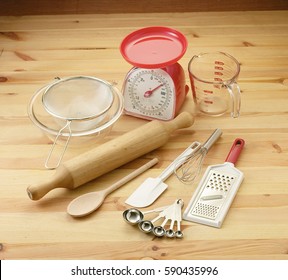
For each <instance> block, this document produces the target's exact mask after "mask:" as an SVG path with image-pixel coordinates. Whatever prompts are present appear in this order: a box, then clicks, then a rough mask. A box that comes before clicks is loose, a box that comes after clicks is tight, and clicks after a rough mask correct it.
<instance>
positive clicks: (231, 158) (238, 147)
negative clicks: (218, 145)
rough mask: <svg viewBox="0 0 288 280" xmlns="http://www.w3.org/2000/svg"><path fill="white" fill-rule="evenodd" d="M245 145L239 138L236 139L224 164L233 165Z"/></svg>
mask: <svg viewBox="0 0 288 280" xmlns="http://www.w3.org/2000/svg"><path fill="white" fill-rule="evenodd" d="M244 145H245V141H244V140H243V139H241V138H236V139H235V140H234V142H233V145H232V147H231V149H230V152H229V154H228V156H227V158H226V160H225V162H231V163H233V164H235V163H236V162H237V160H238V157H239V155H240V153H241V151H242V149H243V147H244Z"/></svg>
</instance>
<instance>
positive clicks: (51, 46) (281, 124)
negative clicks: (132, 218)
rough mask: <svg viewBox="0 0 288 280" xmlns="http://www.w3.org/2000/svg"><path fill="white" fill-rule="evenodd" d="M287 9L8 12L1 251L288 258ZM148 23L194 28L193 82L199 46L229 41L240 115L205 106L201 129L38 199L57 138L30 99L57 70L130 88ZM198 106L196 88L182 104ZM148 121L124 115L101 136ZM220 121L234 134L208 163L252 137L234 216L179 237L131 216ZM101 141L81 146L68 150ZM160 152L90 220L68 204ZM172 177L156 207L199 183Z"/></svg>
mask: <svg viewBox="0 0 288 280" xmlns="http://www.w3.org/2000/svg"><path fill="white" fill-rule="evenodd" d="M6 2H7V3H8V2H9V1H6ZM14 2H15V1H11V3H14ZM72 2H73V1H72ZM95 2H96V1H95ZM120 2H121V1H119V3H120ZM204 2H205V1H204ZM204 2H203V3H204ZM250 2H251V3H252V2H253V1H250ZM270 2H271V3H272V2H273V1H270ZM276 2H277V1H276ZM1 3H2V2H1ZM217 3H218V2H217ZM0 10H1V9H0ZM287 19H288V12H287V11H262V12H260V11H258V12H253V11H246V12H243V11H239V12H236V11H234V12H223V11H222V12H209V13H206V12H199V13H193V12H191V13H159V14H158V13H145V14H136V13H131V14H108V15H107V14H105V15H104V14H94V15H91V14H90V15H84V14H82V15H63V16H57V15H54V16H48V15H43V16H22V17H10V16H2V17H0V128H1V133H0V155H1V156H0V178H1V180H0V200H1V203H0V225H1V226H0V258H1V259H285V260H287V259H288V254H287V252H288V188H287V185H288V173H287V170H288V169H287V167H288V141H287V135H288V113H287V112H288V110H287V108H288V107H287V104H288V20H287ZM147 24H149V25H167V26H171V27H173V28H176V29H178V30H179V31H181V32H183V33H184V34H185V36H186V37H187V39H188V42H189V45H188V50H187V52H186V54H185V55H184V57H183V58H182V59H181V60H180V61H179V62H180V64H181V65H182V66H183V68H184V70H185V72H186V75H187V84H189V78H188V74H187V64H188V62H189V60H190V58H191V57H192V56H193V55H194V54H197V53H199V52H207V51H208V52H209V51H216V50H221V51H225V52H228V53H230V54H231V55H233V56H235V57H236V58H237V59H238V60H239V62H240V64H241V73H240V76H239V85H240V87H241V91H242V108H241V116H240V118H239V119H232V118H230V117H229V115H228V114H227V115H224V116H221V117H218V118H210V117H206V116H202V115H197V116H196V119H195V123H194V125H193V126H192V127H191V128H186V129H182V130H178V131H176V132H175V133H173V135H172V137H171V138H170V140H169V142H168V143H167V144H165V145H163V146H162V147H160V148H159V149H157V150H154V151H152V152H149V153H148V154H146V155H144V156H141V157H140V158H138V159H135V160H133V161H132V162H129V163H127V164H125V165H124V166H122V167H120V168H118V169H116V170H113V171H111V172H110V173H108V174H105V175H103V176H101V177H99V178H98V179H96V180H93V181H91V182H89V183H86V184H85V185H83V186H82V187H80V188H77V189H75V190H67V189H56V190H53V191H51V192H50V193H49V194H47V196H45V198H43V200H39V201H37V202H35V201H31V200H30V199H29V198H28V196H27V194H26V188H27V186H29V185H30V184H33V183H35V182H37V181H42V180H46V179H48V178H50V177H51V175H52V174H53V171H50V170H45V169H44V160H45V159H46V156H47V153H48V151H49V149H50V146H51V143H52V141H51V139H49V138H47V136H46V135H44V134H43V133H42V132H41V131H39V130H38V129H37V128H36V127H35V126H34V125H33V124H32V123H31V121H30V120H29V118H28V115H27V104H28V102H29V100H30V98H31V97H32V95H33V94H34V92H35V91H36V90H38V89H39V88H40V87H42V86H43V85H45V84H47V83H49V82H50V81H51V80H53V79H54V77H56V76H60V77H66V76H73V75H92V76H96V77H98V78H101V79H106V80H107V81H110V82H113V83H115V84H116V85H117V87H118V88H119V89H120V88H121V87H122V84H123V80H124V78H125V74H126V73H127V71H128V70H129V69H130V68H131V66H130V65H129V64H128V63H127V62H125V61H124V60H123V58H122V56H121V54H120V52H119V49H118V48H119V44H120V42H121V40H122V39H123V37H124V36H125V35H126V34H128V33H129V32H131V31H133V30H135V29H137V28H141V27H145V26H147ZM193 108H194V106H193V101H192V97H191V91H189V93H188V96H187V100H186V101H185V103H184V106H183V109H182V110H183V111H189V112H192V113H193V112H194V109H193ZM145 123H147V121H145V120H141V119H136V118H133V117H129V116H126V115H123V116H121V118H120V120H119V121H117V123H116V124H115V126H114V127H113V130H112V131H111V133H110V134H109V135H108V136H107V138H106V139H105V140H101V141H102V143H104V142H105V141H106V140H112V139H115V138H117V137H118V136H121V135H123V134H124V133H126V132H128V131H131V130H132V129H134V128H137V127H139V126H140V125H143V124H145ZM215 128H220V129H222V131H223V135H222V137H221V138H220V139H219V141H218V142H217V143H216V144H215V145H214V146H213V148H212V149H211V151H210V152H209V153H208V155H207V157H206V159H205V162H204V166H203V169H202V174H203V172H204V170H205V168H206V167H207V166H208V165H211V164H218V163H222V162H223V161H224V159H225V158H226V155H227V153H228V151H229V149H230V147H231V144H232V142H233V140H234V139H235V138H236V137H241V138H243V139H245V141H246V146H245V148H244V150H243V152H242V154H241V157H240V158H239V161H238V162H237V167H238V168H239V169H240V170H242V171H243V173H244V175H245V179H244V182H243V183H242V185H241V187H240V189H239V192H238V194H237V196H236V198H235V200H234V202H233V204H232V207H231V209H230V211H229V213H228V216H227V218H226V220H225V222H224V224H223V227H222V228H221V229H215V228H211V227H207V226H204V225H199V224H195V223H190V222H186V221H185V222H183V232H184V235H185V236H184V238H183V239H182V240H167V239H157V238H154V237H153V236H152V235H145V234H143V233H141V232H139V231H138V230H137V229H136V228H134V227H132V226H130V225H128V224H126V223H125V222H124V221H123V220H122V212H123V211H124V210H125V209H126V208H128V206H127V205H126V204H125V200H126V198H127V197H128V196H129V195H130V194H131V193H132V192H133V191H134V190H135V189H136V188H137V186H139V185H140V184H141V183H142V182H143V181H144V179H146V178H147V177H156V176H157V175H159V174H160V172H161V171H162V170H163V169H164V168H165V167H167V166H168V165H169V163H170V162H171V161H172V160H173V159H174V158H176V157H177V156H178V155H179V154H180V153H181V152H182V151H183V150H184V149H185V148H186V147H187V146H188V145H189V144H190V143H191V142H193V141H195V140H197V141H200V142H204V141H205V140H206V139H207V138H208V137H209V135H210V134H211V133H212V131H213V130H214V129H215ZM101 141H100V143H101ZM94 145H97V143H96V144H94ZM93 147H94V146H93ZM90 149H91V146H84V145H83V146H79V145H78V146H76V147H75V146H73V147H72V146H71V148H70V147H69V149H68V150H67V152H66V154H65V160H70V159H73V158H74V157H76V156H78V155H80V154H82V153H84V152H87V151H89V150H90ZM154 157H157V158H159V163H158V164H157V165H155V166H154V167H153V168H152V169H150V170H149V171H147V172H146V173H144V174H141V175H140V176H139V177H137V178H135V179H134V180H133V181H131V182H129V183H128V184H126V185H125V186H123V187H122V188H120V189H118V190H116V191H115V192H113V193H112V194H110V195H109V196H108V197H107V198H106V200H105V201H104V203H103V205H102V206H101V207H100V208H99V209H98V210H97V211H96V212H95V213H93V214H91V215H89V216H87V217H85V218H83V219H74V218H72V217H70V216H69V215H68V214H67V213H66V207H67V205H68V204H69V202H70V201H71V200H72V199H74V198H75V197H77V196H79V195H81V194H84V193H87V192H90V191H96V190H101V189H104V188H106V187H107V186H109V185H111V184H112V183H114V182H116V181H117V180H119V179H121V178H122V177H124V176H125V175H127V174H129V173H130V172H131V171H132V170H134V169H136V168H138V167H139V166H141V165H142V164H143V163H145V162H147V161H148V160H149V159H151V158H154ZM199 179H200V178H199ZM199 179H198V180H197V182H198V181H199ZM166 182H167V183H168V185H169V187H168V189H167V190H166V191H165V193H164V194H163V195H162V196H161V197H160V198H159V199H158V200H157V201H156V202H155V204H153V206H152V207H150V208H154V207H155V208H156V207H158V206H162V205H167V204H170V203H172V202H173V201H174V200H175V199H176V198H182V199H183V200H184V202H185V205H187V203H188V201H189V199H190V198H191V196H192V194H193V191H194V190H195V188H196V183H197V182H195V184H193V185H184V184H182V183H180V182H179V181H178V180H177V178H176V177H175V176H171V177H170V178H169V179H168V180H167V181H166ZM150 208H149V209H150Z"/></svg>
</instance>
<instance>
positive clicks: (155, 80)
mask: <svg viewBox="0 0 288 280" xmlns="http://www.w3.org/2000/svg"><path fill="white" fill-rule="evenodd" d="M123 94H124V109H125V111H126V113H127V114H129V115H133V116H137V117H140V118H144V119H160V120H170V119H172V118H173V117H174V115H175V101H176V100H175V87H174V82H173V79H172V78H171V77H170V76H169V74H168V73H167V72H166V71H164V70H162V69H143V68H136V67H135V68H132V69H131V71H130V72H129V73H128V75H127V77H126V80H125V83H124V88H123Z"/></svg>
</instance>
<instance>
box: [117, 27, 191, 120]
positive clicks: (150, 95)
mask: <svg viewBox="0 0 288 280" xmlns="http://www.w3.org/2000/svg"><path fill="white" fill-rule="evenodd" d="M186 49H187V39H186V37H185V36H184V35H183V34H182V33H180V32H179V31H177V30H174V29H171V28H168V27H161V26H154V27H146V28H143V29H139V30H136V31H134V32H132V33H130V34H129V35H127V36H126V37H125V38H124V39H123V41H122V43H121V45H120V51H121V54H122V56H123V58H124V59H125V60H126V61H127V62H129V63H130V64H132V65H133V66H134V67H133V68H132V69H131V70H130V71H129V72H128V74H127V75H126V78H125V81H124V84H123V89H122V90H123V96H124V112H125V113H126V114H128V115H132V116H135V117H139V118H143V119H149V120H151V119H159V120H164V121H165V120H171V119H173V118H174V117H175V116H176V115H177V113H178V112H179V110H180V108H181V106H182V104H183V102H184V100H185V97H186V94H187V93H188V90H189V87H188V86H187V85H186V84H185V74H184V70H183V68H182V67H181V65H180V64H179V63H178V62H177V61H178V60H179V59H180V58H181V57H182V56H183V55H184V53H185V52H186Z"/></svg>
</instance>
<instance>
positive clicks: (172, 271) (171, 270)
mask: <svg viewBox="0 0 288 280" xmlns="http://www.w3.org/2000/svg"><path fill="white" fill-rule="evenodd" d="M218 273H219V272H218V268H217V267H210V266H207V267H205V266H190V267H187V266H186V267H180V266H178V267H174V266H171V267H165V270H164V275H165V276H168V275H181V276H183V275H190V276H198V275H199V276H201V275H214V276H216V275H218Z"/></svg>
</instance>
